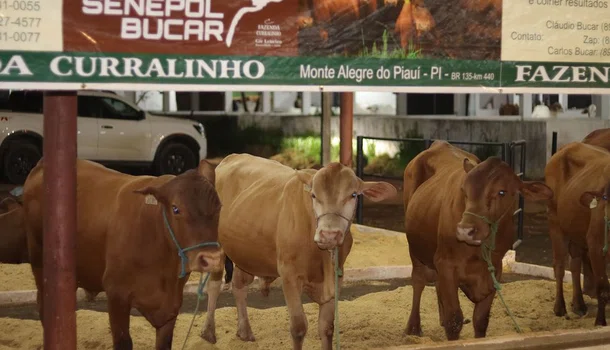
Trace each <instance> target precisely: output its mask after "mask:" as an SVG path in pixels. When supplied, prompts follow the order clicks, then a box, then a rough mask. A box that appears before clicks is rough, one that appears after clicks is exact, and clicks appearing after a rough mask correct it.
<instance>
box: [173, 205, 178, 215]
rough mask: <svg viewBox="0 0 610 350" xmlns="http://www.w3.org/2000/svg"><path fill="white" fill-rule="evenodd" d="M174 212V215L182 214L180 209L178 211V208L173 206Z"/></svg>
mask: <svg viewBox="0 0 610 350" xmlns="http://www.w3.org/2000/svg"><path fill="white" fill-rule="evenodd" d="M172 211H173V212H174V214H180V209H178V207H177V206H175V205H172Z"/></svg>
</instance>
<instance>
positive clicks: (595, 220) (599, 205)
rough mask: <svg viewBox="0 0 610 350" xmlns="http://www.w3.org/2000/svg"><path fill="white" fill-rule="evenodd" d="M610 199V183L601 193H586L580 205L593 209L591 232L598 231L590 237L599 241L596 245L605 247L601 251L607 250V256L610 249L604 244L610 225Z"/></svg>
mask: <svg viewBox="0 0 610 350" xmlns="http://www.w3.org/2000/svg"><path fill="white" fill-rule="evenodd" d="M608 198H610V183H609V184H608V185H607V186H606V188H605V189H601V190H599V191H585V192H583V194H582V195H581V196H580V204H581V205H583V206H585V207H587V208H589V209H591V218H590V224H589V230H596V231H597V232H595V233H594V234H592V235H590V237H594V239H596V240H597V239H599V240H598V241H597V242H595V245H599V246H603V248H600V249H604V250H605V251H604V252H603V253H604V254H606V252H607V250H608V247H607V246H606V245H605V244H604V235H605V234H606V227H607V226H609V225H610V221H609V215H610V212H609V211H610V208H608ZM608 238H610V237H608ZM608 238H606V239H608ZM591 243H592V242H591ZM591 243H590V244H591ZM591 245H593V244H591ZM589 249H592V248H589Z"/></svg>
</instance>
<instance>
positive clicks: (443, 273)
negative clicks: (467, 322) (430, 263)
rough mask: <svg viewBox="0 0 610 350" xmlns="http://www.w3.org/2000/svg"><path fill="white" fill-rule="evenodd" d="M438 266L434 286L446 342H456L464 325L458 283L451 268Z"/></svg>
mask: <svg viewBox="0 0 610 350" xmlns="http://www.w3.org/2000/svg"><path fill="white" fill-rule="evenodd" d="M435 265H436V266H438V268H437V271H438V283H437V284H436V288H437V293H438V295H439V300H441V304H442V312H443V318H442V319H443V328H445V335H446V336H447V340H457V339H459V338H460V332H461V331H462V327H463V325H464V314H463V313H462V309H461V308H460V299H459V298H458V282H457V280H456V278H455V274H454V269H453V267H451V266H441V265H440V264H435Z"/></svg>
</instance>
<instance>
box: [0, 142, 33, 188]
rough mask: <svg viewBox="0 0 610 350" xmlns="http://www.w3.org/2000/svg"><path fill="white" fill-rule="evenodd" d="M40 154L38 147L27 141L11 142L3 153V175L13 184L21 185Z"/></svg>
mask: <svg viewBox="0 0 610 350" xmlns="http://www.w3.org/2000/svg"><path fill="white" fill-rule="evenodd" d="M41 157H42V154H41V152H40V150H39V149H38V147H36V146H35V145H34V144H32V143H30V142H27V141H18V142H12V143H11V144H10V145H9V147H8V150H7V151H6V153H5V155H4V176H5V177H6V179H7V180H8V181H9V182H11V183H12V184H15V185H23V183H24V182H25V179H26V178H27V177H28V175H29V174H30V171H31V170H32V168H34V167H35V166H36V164H37V163H38V161H39V160H40V158H41Z"/></svg>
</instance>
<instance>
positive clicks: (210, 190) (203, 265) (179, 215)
mask: <svg viewBox="0 0 610 350" xmlns="http://www.w3.org/2000/svg"><path fill="white" fill-rule="evenodd" d="M135 192H136V193H139V194H142V195H146V196H147V197H146V199H145V200H146V202H147V203H148V204H153V205H161V210H163V211H164V212H163V215H164V220H163V221H162V222H164V223H165V227H164V228H163V229H164V230H163V232H165V235H167V239H168V240H170V242H171V243H170V244H171V246H172V249H176V250H180V249H182V250H183V252H184V254H185V256H186V258H187V259H186V260H188V266H187V267H185V271H186V272H190V271H198V272H214V271H222V268H223V265H222V264H221V257H222V254H223V252H222V249H221V248H219V246H218V245H217V242H218V219H219V214H220V207H221V204H220V199H219V198H218V194H217V192H216V189H215V187H214V167H213V166H212V165H211V164H210V163H208V162H207V161H205V160H202V161H201V162H200V163H199V167H198V168H197V169H191V170H188V171H186V172H185V173H183V174H180V175H178V176H175V177H174V178H172V179H171V180H170V181H168V182H166V183H165V184H163V185H162V186H159V187H153V186H149V187H146V188H143V189H140V190H137V191H135ZM151 197H152V198H151ZM159 215H161V214H159ZM151 220H154V221H155V222H158V221H157V220H159V219H157V218H151ZM172 236H173V237H172ZM172 238H175V240H176V242H174V241H173V239H172ZM172 254H174V253H172ZM176 254H178V253H177V252H176ZM187 269H188V270H187Z"/></svg>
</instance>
